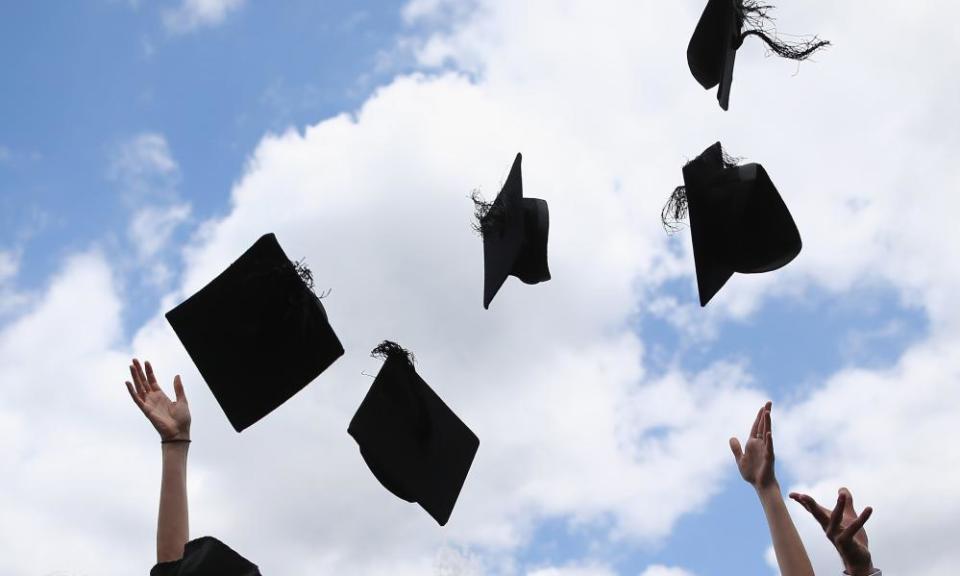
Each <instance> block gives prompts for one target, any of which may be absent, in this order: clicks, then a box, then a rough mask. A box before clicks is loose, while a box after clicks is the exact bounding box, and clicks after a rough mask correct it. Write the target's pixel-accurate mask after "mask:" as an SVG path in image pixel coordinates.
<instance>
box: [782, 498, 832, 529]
mask: <svg viewBox="0 0 960 576" xmlns="http://www.w3.org/2000/svg"><path fill="white" fill-rule="evenodd" d="M790 497H791V498H793V499H794V500H796V501H797V503H799V504H800V505H801V506H803V507H804V509H806V511H807V512H809V513H810V515H811V516H813V518H814V519H815V520H816V521H817V522H818V523H819V524H820V527H821V528H823V529H824V530H826V529H827V525H828V524H829V523H830V517H829V516H828V515H827V511H826V508H824V507H823V506H821V505H820V504H818V503H817V501H816V500H814V499H813V497H812V496H808V495H807V494H798V493H797V492H791V493H790Z"/></svg>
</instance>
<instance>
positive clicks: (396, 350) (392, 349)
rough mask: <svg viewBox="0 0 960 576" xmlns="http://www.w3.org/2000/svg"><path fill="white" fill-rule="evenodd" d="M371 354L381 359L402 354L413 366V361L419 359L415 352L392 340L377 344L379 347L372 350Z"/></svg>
mask: <svg viewBox="0 0 960 576" xmlns="http://www.w3.org/2000/svg"><path fill="white" fill-rule="evenodd" d="M370 356H372V357H374V358H380V359H381V360H386V359H387V358H390V357H393V356H401V357H403V359H404V360H406V362H407V364H410V365H411V366H413V363H414V362H416V360H417V359H416V357H415V356H414V355H413V352H410V351H409V350H407V349H406V348H404V347H402V346H400V345H399V344H397V343H396V342H391V341H390V340H384V341H383V342H381V343H380V344H377V347H376V348H374V349H373V350H371V351H370Z"/></svg>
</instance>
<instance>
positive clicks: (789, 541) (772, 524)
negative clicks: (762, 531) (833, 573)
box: [757, 483, 813, 576]
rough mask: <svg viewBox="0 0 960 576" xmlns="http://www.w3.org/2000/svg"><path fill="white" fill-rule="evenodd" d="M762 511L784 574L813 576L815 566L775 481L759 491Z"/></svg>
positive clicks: (781, 571)
mask: <svg viewBox="0 0 960 576" xmlns="http://www.w3.org/2000/svg"><path fill="white" fill-rule="evenodd" d="M757 496H759V497H760V503H761V505H763V513H764V514H765V515H766V517H767V526H768V527H769V528H770V539H771V540H772V541H773V551H774V552H775V553H776V555H777V565H778V566H779V567H780V574H781V576H813V565H812V564H810V558H809V557H808V556H807V550H806V549H805V548H804V547H803V541H802V540H800V534H799V533H797V528H796V526H794V525H793V520H792V519H791V518H790V512H788V511H787V505H786V503H784V501H783V496H782V495H781V494H780V486H779V485H778V484H776V483H774V484H773V485H771V486H768V487H766V488H761V489H758V490H757Z"/></svg>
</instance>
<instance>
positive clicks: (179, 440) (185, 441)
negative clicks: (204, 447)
mask: <svg viewBox="0 0 960 576" xmlns="http://www.w3.org/2000/svg"><path fill="white" fill-rule="evenodd" d="M190 442H191V440H190V439H189V438H173V439H170V440H161V441H160V443H161V444H189V443H190Z"/></svg>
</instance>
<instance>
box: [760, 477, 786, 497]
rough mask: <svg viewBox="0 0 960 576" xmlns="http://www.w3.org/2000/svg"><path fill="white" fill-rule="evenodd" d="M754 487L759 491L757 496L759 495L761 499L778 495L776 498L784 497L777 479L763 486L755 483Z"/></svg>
mask: <svg viewBox="0 0 960 576" xmlns="http://www.w3.org/2000/svg"><path fill="white" fill-rule="evenodd" d="M753 488H754V490H756V491H757V496H759V497H760V499H761V500H763V499H764V498H770V497H776V498H782V497H783V495H782V493H781V492H780V483H779V482H777V481H776V480H772V481H771V482H768V483H766V484H764V485H763V486H760V485H754V487H753Z"/></svg>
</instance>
